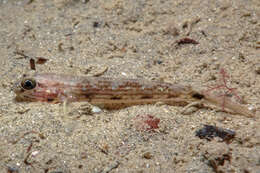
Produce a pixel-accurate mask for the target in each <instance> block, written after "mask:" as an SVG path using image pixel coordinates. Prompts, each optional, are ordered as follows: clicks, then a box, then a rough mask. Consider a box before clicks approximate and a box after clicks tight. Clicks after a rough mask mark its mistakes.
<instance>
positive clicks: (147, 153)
mask: <svg viewBox="0 0 260 173" xmlns="http://www.w3.org/2000/svg"><path fill="white" fill-rule="evenodd" d="M143 158H145V159H151V158H153V155H152V154H151V153H150V152H146V153H144V154H143Z"/></svg>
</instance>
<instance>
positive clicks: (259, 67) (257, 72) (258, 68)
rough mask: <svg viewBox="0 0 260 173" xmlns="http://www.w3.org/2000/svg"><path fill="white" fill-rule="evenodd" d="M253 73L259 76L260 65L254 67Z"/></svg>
mask: <svg viewBox="0 0 260 173" xmlns="http://www.w3.org/2000/svg"><path fill="white" fill-rule="evenodd" d="M255 72H256V74H259V75H260V64H258V65H257V66H256V69H255Z"/></svg>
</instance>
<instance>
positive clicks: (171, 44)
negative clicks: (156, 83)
mask: <svg viewBox="0 0 260 173" xmlns="http://www.w3.org/2000/svg"><path fill="white" fill-rule="evenodd" d="M259 22H260V1H259V0H249V1H244V0H219V1H215V0H131V1H130V0H128V1H127V0H106V1H101V0H89V1H88V0H85V1H83V0H81V1H80V0H0V63H1V66H0V68H1V72H0V76H1V78H0V172H1V173H2V172H3V173H5V172H8V173H18V172H19V173H23V172H24V173H30V172H32V173H38V172H39V173H58V172H59V173H77V172H79V173H80V172H92V173H93V172H94V173H115V172H120V173H128V172H129V173H152V172H156V173H159V172H161V173H172V172H178V173H179V172H180V173H181V172H189V173H193V172H194V173H205V172H207V173H211V172H216V173H260V123H259V122H260V121H259V117H260V112H259V111H258V109H259V106H260V102H259V98H260V23H259ZM187 40H188V41H187ZM195 43H198V44H195ZM39 57H41V58H43V59H48V61H47V62H46V63H44V64H36V70H32V69H31V67H30V64H29V60H30V59H35V60H36V61H37V60H38V59H39ZM221 69H225V71H226V72H227V73H228V74H229V76H230V77H229V78H227V80H228V85H229V86H230V87H232V88H237V90H236V93H237V94H238V95H239V96H240V97H241V98H243V101H244V104H247V106H248V107H250V108H252V109H255V110H257V111H256V116H255V118H248V117H245V116H241V115H232V114H229V113H225V112H222V111H218V110H216V109H206V108H202V109H199V110H197V111H192V112H190V113H189V114H188V115H184V114H181V113H180V110H181V109H182V107H177V106H168V105H164V104H155V105H143V106H132V107H128V108H125V109H120V110H114V111H106V110H102V112H99V113H94V114H90V113H89V112H88V111H87V110H88V109H82V110H81V111H80V109H81V108H82V107H83V108H84V106H85V108H86V105H84V104H87V103H72V104H69V109H70V114H68V115H65V114H64V113H63V111H62V109H63V108H62V105H60V104H49V103H35V102H33V103H23V102H15V101H14V98H15V93H14V92H13V91H12V86H13V85H14V83H15V82H17V80H18V79H20V78H21V77H22V76H23V75H24V74H28V73H29V74H33V73H43V72H53V73H65V74H74V75H81V76H93V75H101V76H103V77H113V78H138V79H147V80H162V81H166V82H171V83H181V84H184V85H191V86H192V87H194V88H204V89H207V88H208V87H209V86H212V85H216V84H218V83H219V82H220V81H219V79H221V75H219V72H220V70H221ZM147 115H149V116H151V117H154V119H156V120H158V119H159V120H160V122H159V124H158V128H157V126H156V123H155V124H154V126H153V127H154V128H155V129H154V130H152V131H151V130H150V131H149V130H145V128H140V122H137V121H136V120H137V119H138V117H140V116H141V117H142V116H147ZM156 122H158V121H156ZM138 123H139V125H136V124H138ZM205 124H207V125H214V126H217V127H221V128H225V129H230V130H233V131H235V132H236V135H235V137H234V139H232V141H230V142H224V141H222V139H220V138H219V137H215V138H213V139H211V140H206V139H200V138H198V137H197V136H196V135H195V134H196V131H198V130H199V129H201V128H202V127H203V125H205Z"/></svg>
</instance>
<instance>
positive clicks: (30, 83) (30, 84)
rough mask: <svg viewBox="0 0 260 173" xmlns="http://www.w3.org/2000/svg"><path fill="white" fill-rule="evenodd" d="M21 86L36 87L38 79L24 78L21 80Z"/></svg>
mask: <svg viewBox="0 0 260 173" xmlns="http://www.w3.org/2000/svg"><path fill="white" fill-rule="evenodd" d="M21 86H22V87H23V89H25V90H31V89H34V88H35V87H36V81H35V80H34V79H24V80H23V81H22V82H21Z"/></svg>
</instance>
